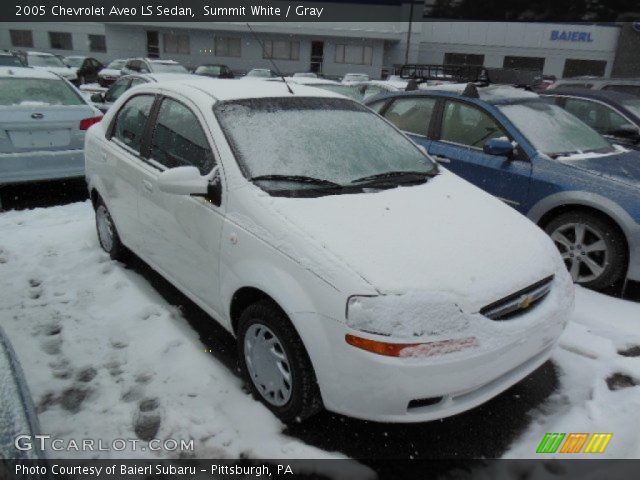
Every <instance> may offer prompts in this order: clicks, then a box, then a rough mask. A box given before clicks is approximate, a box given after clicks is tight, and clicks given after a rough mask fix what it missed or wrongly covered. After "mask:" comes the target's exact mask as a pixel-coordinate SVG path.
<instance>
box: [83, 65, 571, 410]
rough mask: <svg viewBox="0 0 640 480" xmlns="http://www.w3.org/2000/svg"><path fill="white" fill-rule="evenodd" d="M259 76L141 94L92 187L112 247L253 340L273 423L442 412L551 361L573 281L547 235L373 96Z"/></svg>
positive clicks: (127, 99)
mask: <svg viewBox="0 0 640 480" xmlns="http://www.w3.org/2000/svg"><path fill="white" fill-rule="evenodd" d="M249 82H250V81H249V80H247V81H245V82H243V84H246V87H247V88H238V86H239V84H238V82H236V81H234V80H212V79H204V78H201V77H198V76H193V77H190V78H189V79H184V80H181V81H179V82H159V83H147V84H145V85H141V86H139V87H137V88H136V89H135V90H131V91H129V92H126V93H125V94H124V95H122V96H121V97H120V99H118V101H117V102H116V103H115V104H114V105H113V107H112V108H111V109H110V110H109V112H108V113H107V114H106V115H105V119H104V120H103V121H102V122H101V123H100V124H98V125H96V126H94V127H93V128H92V129H91V130H90V131H89V133H88V135H87V138H86V142H85V153H86V168H87V182H88V187H89V192H90V197H91V201H92V203H93V205H94V207H95V211H96V227H97V232H98V239H99V242H100V245H101V246H102V248H103V249H104V250H105V251H106V252H108V254H109V255H110V256H111V257H112V258H122V255H124V254H125V253H126V250H127V249H129V250H132V251H134V252H135V253H136V254H137V255H138V256H139V257H140V258H142V259H143V260H144V261H146V262H147V263H149V265H151V266H152V268H154V269H155V270H157V271H158V272H160V273H161V274H162V275H164V276H165V277H166V278H167V279H168V280H169V281H170V282H172V283H173V284H174V285H176V286H177V288H179V289H180V290H181V291H183V292H184V293H185V294H186V295H187V296H188V297H189V298H191V299H192V300H193V301H194V302H195V303H197V304H198V305H200V306H201V307H202V308H203V309H204V310H205V311H206V312H208V313H209V314H210V315H211V316H212V317H213V318H215V319H216V320H217V321H218V322H220V323H221V325H223V326H224V327H225V328H226V329H228V330H229V331H230V332H231V333H232V334H233V335H235V336H236V337H237V340H238V343H237V345H238V350H239V359H240V364H241V368H242V371H243V373H244V375H245V378H246V380H247V382H248V385H249V387H250V389H251V391H252V392H253V394H254V395H255V396H256V397H257V398H258V399H260V400H261V401H262V402H264V404H265V405H266V406H267V407H268V408H269V409H270V410H271V411H272V412H273V413H274V414H275V415H277V416H278V417H279V418H281V419H282V420H284V421H288V422H293V421H299V420H301V419H304V418H307V417H309V416H311V415H313V414H314V413H316V412H317V411H319V410H320V409H321V408H322V407H323V406H324V407H326V408H327V409H329V410H331V411H335V412H338V413H342V414H346V415H351V416H355V417H359V418H365V419H372V420H378V421H394V422H419V421H425V420H431V419H435V418H442V417H444V416H448V415H454V414H456V413H458V412H462V411H465V410H468V409H470V408H473V407H475V406H476V405H479V404H481V403H483V402H485V401H487V400H489V399H490V398H492V397H494V396H495V395H497V394H498V393H500V392H502V391H504V390H505V389H507V388H509V387H510V386H511V385H513V384H514V383H516V382H518V381H519V380H520V379H522V378H524V377H525V376H527V375H528V374H530V373H531V372H532V371H533V370H535V369H536V368H538V367H539V366H540V365H541V364H542V363H544V362H545V361H546V360H547V359H548V358H549V355H550V354H551V350H552V348H553V346H554V344H555V343H556V342H557V339H558V336H559V335H560V334H561V332H562V331H563V329H564V326H565V324H566V322H567V316H568V313H569V311H570V309H571V306H572V302H573V286H572V283H571V278H570V276H569V275H568V273H567V271H566V269H565V268H564V265H563V263H562V260H561V258H560V256H559V254H558V252H557V251H556V249H555V248H554V246H553V243H552V242H551V241H550V240H549V239H548V238H547V237H546V236H545V235H544V234H543V232H541V231H540V230H539V229H538V228H537V227H535V226H534V225H533V224H531V223H530V222H529V221H528V220H526V219H525V218H524V217H522V216H521V215H519V214H517V213H516V212H514V211H513V210H512V209H510V208H508V207H506V206H505V205H503V204H502V203H501V202H499V201H497V200H496V199H494V198H492V197H491V196H490V195H487V194H486V193H484V192H482V191H481V190H479V189H477V188H476V187H473V186H472V185H470V184H468V183H467V182H465V181H462V180H460V179H459V178H458V177H457V176H455V175H453V174H451V173H449V172H448V171H446V170H444V169H439V168H438V166H437V164H436V163H435V162H434V161H432V160H431V159H430V158H429V157H428V156H427V155H426V154H425V153H424V152H423V151H422V150H421V149H419V148H418V147H417V146H416V145H415V144H414V143H413V142H411V141H410V140H409V139H408V138H407V137H406V136H405V135H403V134H402V133H401V132H400V131H398V130H397V129H396V128H395V127H393V126H392V125H391V124H390V123H388V122H386V121H384V120H383V119H381V118H380V117H379V116H378V115H376V114H374V113H373V112H372V111H371V110H369V109H368V108H365V107H364V106H363V105H361V104H359V103H357V102H355V101H353V100H350V99H347V98H344V97H342V96H340V95H337V94H333V93H330V92H326V91H322V90H320V89H318V88H310V87H305V86H302V85H297V84H295V83H292V84H289V86H288V87H287V86H285V85H284V84H282V83H281V82H264V81H254V82H252V83H249ZM289 89H291V90H292V91H293V94H291V93H290V91H289ZM470 229H471V231H470ZM479 245H480V246H482V254H479V250H478V246H479ZM512 319H513V321H512ZM516 319H517V320H516Z"/></svg>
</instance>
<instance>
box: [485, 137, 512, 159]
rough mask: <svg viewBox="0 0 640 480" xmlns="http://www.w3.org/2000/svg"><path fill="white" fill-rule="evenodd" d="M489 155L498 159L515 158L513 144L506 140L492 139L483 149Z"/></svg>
mask: <svg viewBox="0 0 640 480" xmlns="http://www.w3.org/2000/svg"><path fill="white" fill-rule="evenodd" d="M482 150H483V151H484V153H486V154H487V155H495V156H496V157H507V158H511V157H512V156H513V150H514V147H513V144H512V143H511V141H510V140H508V139H506V138H504V137H503V138H491V139H489V140H487V142H486V143H485V144H484V147H483V149H482Z"/></svg>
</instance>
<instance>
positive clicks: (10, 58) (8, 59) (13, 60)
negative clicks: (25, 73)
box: [0, 55, 23, 67]
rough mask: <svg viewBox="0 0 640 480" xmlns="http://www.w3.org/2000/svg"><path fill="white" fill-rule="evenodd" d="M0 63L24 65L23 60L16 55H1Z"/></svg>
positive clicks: (12, 65) (16, 65)
mask: <svg viewBox="0 0 640 480" xmlns="http://www.w3.org/2000/svg"><path fill="white" fill-rule="evenodd" d="M0 65H2V66H10V67H22V66H23V65H22V62H21V61H20V59H19V58H18V57H16V56H15V55H0Z"/></svg>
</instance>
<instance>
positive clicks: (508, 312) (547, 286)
mask: <svg viewBox="0 0 640 480" xmlns="http://www.w3.org/2000/svg"><path fill="white" fill-rule="evenodd" d="M552 281H553V275H551V276H550V277H547V278H545V279H543V280H540V281H539V282H536V283H534V284H533V285H529V286H528V287H527V288H523V289H522V290H519V291H517V292H516V293H512V294H511V295H508V296H506V297H504V298H503V299H501V300H498V301H497V302H493V303H491V304H489V305H487V306H485V307H483V308H482V309H481V310H480V313H481V314H482V315H484V316H485V317H487V318H490V319H491V320H509V319H511V318H514V317H517V316H518V315H521V314H522V313H524V312H528V311H529V310H531V309H532V308H533V307H535V306H536V305H537V304H538V303H540V301H542V299H543V298H544V297H545V296H546V295H547V294H548V293H549V291H550V290H551V282H552Z"/></svg>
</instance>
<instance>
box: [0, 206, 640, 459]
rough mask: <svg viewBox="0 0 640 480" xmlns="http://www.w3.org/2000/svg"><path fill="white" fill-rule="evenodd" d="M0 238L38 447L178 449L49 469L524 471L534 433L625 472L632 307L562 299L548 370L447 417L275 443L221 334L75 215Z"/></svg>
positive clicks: (634, 332)
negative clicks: (393, 463) (221, 462)
mask: <svg viewBox="0 0 640 480" xmlns="http://www.w3.org/2000/svg"><path fill="white" fill-rule="evenodd" d="M0 231H2V236H1V237H0V272H1V274H0V325H1V326H2V327H3V328H4V329H5V330H6V332H7V334H8V336H9V339H10V340H11V341H12V342H13V344H14V347H15V350H16V351H17V352H18V356H19V359H20V361H21V362H22V366H23V369H24V370H25V374H26V377H27V380H28V383H29V387H30V389H31V392H32V394H33V398H34V403H35V404H36V406H37V409H38V413H39V419H40V423H41V429H42V431H43V432H46V433H47V434H51V435H52V436H55V437H59V438H63V439H78V438H94V439H96V441H97V440H99V439H101V440H102V441H103V442H104V444H107V445H110V444H111V443H112V442H113V440H114V439H117V438H138V439H141V440H143V441H145V442H146V441H147V440H149V439H153V438H157V439H161V440H163V439H176V440H178V441H180V440H193V447H194V448H193V451H188V452H182V453H180V452H177V451H173V452H168V451H156V452H151V451H149V450H148V449H147V450H142V449H139V450H138V451H133V450H132V449H127V450H125V451H101V452H84V453H81V454H78V453H75V452H72V453H71V454H70V453H69V452H67V451H58V452H49V455H51V456H53V457H58V458H69V457H78V458H79V457H80V456H81V457H84V458H94V457H96V458H171V457H178V456H188V457H196V458H239V457H252V458H273V459H275V458H287V459H291V458H348V457H357V458H360V459H363V458H367V457H369V458H371V457H377V458H380V456H386V457H394V458H429V457H433V458H438V457H450V458H460V457H469V456H473V457H476V458H483V457H505V458H534V457H536V456H537V455H536V453H535V452H536V448H537V446H538V444H539V443H540V441H541V439H542V437H543V436H544V435H545V433H547V432H611V433H613V439H612V440H611V442H610V444H609V446H608V448H607V450H606V452H605V453H604V454H602V455H601V456H602V457H609V458H638V456H640V437H639V436H638V435H637V431H638V427H639V421H638V415H637V412H638V411H639V409H640V388H638V387H637V385H638V384H640V304H638V303H634V302H631V301H624V300H619V299H616V298H613V297H609V296H605V295H602V294H598V293H594V292H592V291H588V290H585V289H582V288H577V291H576V309H575V313H574V314H573V315H572V317H571V322H570V324H569V326H568V328H567V330H566V331H565V333H564V334H563V336H562V338H561V341H560V347H559V348H558V349H557V350H556V351H555V353H554V355H553V357H552V363H547V364H545V365H544V366H543V367H542V368H541V369H539V370H538V371H537V372H535V373H534V374H532V375H531V376H530V377H529V378H528V379H525V380H524V381H523V382H521V383H520V384H518V385H516V386H514V387H513V388H512V389H510V390H508V391H507V392H505V393H504V394H502V395H500V396H499V397H498V398H496V399H494V400H492V401H490V402H488V403H487V404H485V405H483V406H481V407H479V408H477V409H475V410H473V411H471V412H468V413H465V414H463V415H459V416H457V417H453V418H451V419H445V420H443V421H437V422H431V423H425V424H420V425H410V426H394V425H382V424H372V423H370V422H363V421H355V420H350V419H346V418H343V417H340V416H336V415H331V414H328V413H323V414H321V415H320V416H319V418H318V419H311V420H310V421H309V422H308V424H306V425H304V424H303V425H300V426H294V427H285V425H283V424H282V423H280V422H279V421H278V420H277V419H276V418H275V417H274V416H273V415H272V414H271V413H270V412H269V411H268V410H267V409H266V408H265V407H263V406H262V405H261V404H260V403H258V402H257V401H254V400H253V399H252V398H251V396H250V395H249V394H248V393H247V390H245V389H244V388H243V385H242V381H241V380H240V379H239V377H238V374H237V372H236V365H235V346H234V343H233V340H232V339H231V337H230V336H229V334H227V333H225V332H224V331H223V330H222V329H221V328H219V327H217V326H216V325H215V322H214V321H213V320H208V319H207V318H206V316H205V315H204V314H203V313H202V312H200V313H193V310H197V307H195V306H193V305H189V304H188V301H186V300H185V299H184V298H181V297H180V294H178V293H177V292H176V291H175V289H171V288H170V287H167V286H166V285H164V284H163V281H162V280H161V279H159V277H158V276H157V275H156V274H154V273H153V272H149V269H148V268H145V267H144V266H140V265H137V264H139V263H140V262H139V261H136V260H134V261H133V264H134V265H133V266H125V265H123V264H121V263H117V262H114V261H111V260H110V259H109V257H108V256H107V255H106V254H105V253H104V252H103V251H102V250H101V249H100V247H99V245H98V240H97V238H96V233H95V227H94V216H93V211H92V209H91V204H90V203H89V202H88V201H85V202H78V203H72V204H69V205H63V206H53V207H48V208H37V209H33V210H23V211H7V212H3V213H1V214H0ZM180 306H181V307H180ZM194 318H195V319H197V321H194ZM475 437H478V438H479V439H478V440H476V439H475ZM480 439H481V440H480ZM145 442H142V443H141V444H142V445H145ZM436 444H437V445H438V446H437V447H434V445H436ZM576 456H582V455H576ZM538 457H539V455H538ZM365 463H366V461H365Z"/></svg>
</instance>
